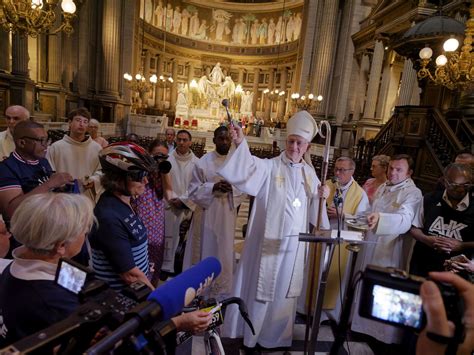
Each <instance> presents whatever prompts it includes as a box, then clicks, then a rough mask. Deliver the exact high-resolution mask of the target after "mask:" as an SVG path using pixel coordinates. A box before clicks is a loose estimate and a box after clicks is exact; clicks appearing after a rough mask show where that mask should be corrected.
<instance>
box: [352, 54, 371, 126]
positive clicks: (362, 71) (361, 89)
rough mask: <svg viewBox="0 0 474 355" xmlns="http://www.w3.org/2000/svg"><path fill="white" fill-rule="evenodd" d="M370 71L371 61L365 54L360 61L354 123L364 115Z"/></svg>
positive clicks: (355, 95)
mask: <svg viewBox="0 0 474 355" xmlns="http://www.w3.org/2000/svg"><path fill="white" fill-rule="evenodd" d="M369 70H370V60H369V56H368V55H367V54H363V55H362V58H361V59H360V67H359V75H358V79H357V83H358V85H357V90H356V92H355V94H354V105H353V112H354V117H353V120H354V121H358V120H360V119H362V114H363V113H364V103H365V91H366V90H367V80H368V73H369ZM350 106H351V105H350Z"/></svg>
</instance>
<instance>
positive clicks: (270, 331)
mask: <svg viewBox="0 0 474 355" xmlns="http://www.w3.org/2000/svg"><path fill="white" fill-rule="evenodd" d="M5 115H6V116H7V127H8V128H7V130H6V131H5V132H2V134H1V135H0V147H1V149H2V151H1V155H2V157H3V161H2V162H0V213H1V215H2V217H3V221H4V222H2V223H1V225H0V253H1V256H2V257H4V259H3V260H2V263H1V264H2V267H4V271H3V273H2V275H1V276H0V346H3V345H8V344H9V343H11V342H14V341H16V340H19V339H21V338H22V337H24V336H26V335H29V334H32V333H34V332H35V331H38V330H40V329H42V328H44V327H46V326H48V325H51V324H53V323H55V322H57V321H59V320H61V319H64V318H65V317H67V316H68V315H69V314H71V313H72V312H73V311H74V310H75V309H76V308H77V307H78V299H77V296H76V295H75V294H72V293H70V292H69V291H66V290H65V289H62V288H61V287H60V286H58V285H56V284H55V283H54V275H55V270H56V267H57V264H58V262H59V259H60V258H61V257H68V258H73V259H74V260H76V261H77V262H80V263H82V264H84V265H85V266H91V267H92V268H93V269H94V271H95V275H96V277H97V278H98V279H100V280H103V281H105V282H107V283H108V284H109V285H110V287H112V288H113V289H116V290H119V291H120V290H121V289H123V288H124V287H126V286H127V285H131V284H133V283H134V282H137V281H138V282H142V283H144V284H145V285H147V286H148V287H149V288H150V289H154V288H155V287H157V286H158V285H159V283H160V282H162V281H164V280H166V278H167V277H169V276H175V275H177V274H179V273H180V272H181V271H182V270H183V269H187V268H190V267H192V266H193V265H195V264H196V263H198V262H199V261H200V260H202V259H204V258H206V257H208V256H214V257H217V258H218V259H219V261H220V262H221V265H222V272H221V275H220V276H219V277H218V278H217V280H216V281H215V282H214V283H213V284H212V286H211V287H210V289H209V290H208V293H209V295H210V296H212V297H215V298H217V299H218V300H223V299H225V298H228V297H232V296H237V297H241V298H242V299H243V300H244V301H245V303H246V304H247V307H248V311H249V317H250V319H251V320H252V322H253V325H254V328H255V334H252V333H251V332H250V330H249V328H247V327H246V326H245V324H244V322H243V320H242V319H241V317H240V315H239V313H238V311H237V309H233V308H229V310H228V312H227V315H226V320H225V324H224V327H223V334H224V336H228V337H231V338H236V337H239V338H243V343H244V346H245V348H246V351H247V352H249V353H255V352H258V351H259V348H282V347H283V348H288V347H290V346H291V344H292V340H293V326H294V321H295V315H296V312H297V311H298V312H301V313H304V312H305V311H306V309H307V307H306V305H307V301H308V298H307V289H306V282H305V281H306V280H307V278H308V277H311V275H309V273H308V268H307V264H306V260H307V255H308V250H307V249H308V245H306V243H301V242H299V241H298V235H299V233H302V232H310V231H311V230H312V229H313V228H314V226H316V225H317V221H316V220H317V218H318V216H319V219H320V220H319V226H320V228H321V229H337V227H338V226H337V224H338V216H339V215H341V214H342V215H345V216H351V217H355V218H358V220H360V218H362V219H363V220H364V221H366V222H365V223H366V225H365V228H366V229H367V233H366V239H367V240H369V241H372V242H373V243H369V244H367V245H365V246H364V247H363V248H362V250H361V252H360V255H359V258H358V260H357V264H356V266H355V268H356V269H357V270H364V269H365V267H366V266H367V265H369V264H372V265H377V266H382V267H396V268H399V269H402V270H406V271H409V272H410V273H413V274H416V275H420V276H424V277H426V276H430V277H431V278H432V279H434V280H438V281H446V282H449V283H452V284H453V285H454V286H455V287H456V288H458V290H459V292H460V295H461V297H463V298H464V299H465V303H466V313H465V318H464V325H465V327H466V333H470V332H472V329H474V286H473V285H472V284H471V283H470V281H464V280H462V279H461V278H460V277H459V276H458V275H461V276H463V277H464V278H465V279H467V280H470V276H471V275H472V273H473V272H474V262H473V261H472V257H473V250H474V233H473V232H474V197H473V192H472V186H473V182H474V180H473V166H474V156H473V155H472V154H471V153H468V152H465V153H462V154H460V155H458V156H457V158H456V161H454V162H453V163H452V164H450V165H449V166H447V167H446V168H445V171H444V175H443V179H442V180H441V183H442V186H439V187H438V189H437V190H436V191H434V192H431V193H428V194H426V195H425V196H423V195H422V192H421V191H420V189H419V188H417V186H416V184H415V182H414V181H413V179H412V178H411V176H412V174H413V169H414V162H413V159H412V157H410V156H409V155H406V154H399V155H394V156H392V157H388V156H385V155H378V156H375V157H373V159H372V167H371V172H372V175H373V178H371V179H369V180H367V182H366V183H365V184H363V185H362V186H360V185H359V184H358V183H357V181H355V180H354V178H353V175H354V172H355V169H356V163H355V162H354V160H352V159H351V158H350V157H340V158H338V159H337V160H336V162H335V166H334V171H333V172H332V173H333V175H334V178H333V179H332V180H329V181H325V182H324V181H323V182H321V181H320V180H319V178H318V176H317V175H316V172H315V169H314V168H313V166H312V165H311V160H310V159H309V157H308V154H306V153H307V151H308V148H309V146H310V144H311V141H312V140H313V138H314V137H315V136H316V134H317V133H318V126H317V125H316V122H315V120H314V119H313V117H312V116H311V115H310V114H309V113H308V112H306V111H300V112H298V113H296V114H295V115H294V116H293V117H291V118H290V119H289V120H288V122H287V140H286V149H285V150H284V151H283V152H282V153H281V154H280V155H279V156H277V157H275V158H272V159H260V158H257V157H255V156H252V155H251V154H250V151H249V147H248V144H247V142H246V139H245V136H244V133H243V131H242V129H241V128H240V127H239V126H238V125H237V124H235V125H234V124H231V125H229V126H220V127H218V128H217V129H216V130H215V131H214V137H213V142H214V144H215V150H214V151H212V152H209V153H207V154H205V155H204V156H203V157H202V158H200V159H199V158H197V157H196V156H195V155H194V153H193V152H192V151H191V144H192V135H191V133H190V132H188V131H186V130H180V131H178V132H175V131H174V130H173V129H167V130H166V141H163V142H160V141H158V140H155V141H153V142H152V143H151V144H150V146H149V147H141V146H140V145H138V144H137V142H136V141H137V137H134V136H129V137H127V140H126V141H123V142H118V143H112V144H108V142H107V141H106V140H105V139H104V138H102V137H100V136H99V135H98V127H99V123H98V122H97V121H95V120H93V119H92V118H91V116H90V113H89V112H88V111H87V110H86V109H85V108H78V109H75V110H73V111H71V112H70V113H69V115H68V116H67V117H68V122H69V133H68V134H67V135H65V136H64V137H63V139H61V140H59V141H57V142H55V143H53V144H51V145H49V141H48V135H47V133H46V131H45V129H44V127H43V126H42V125H41V124H40V123H37V122H34V121H32V120H30V119H29V113H28V111H27V110H26V109H25V108H23V107H21V106H11V107H9V108H8V109H7V110H6V112H5ZM249 196H251V197H253V199H254V201H253V205H252V208H251V211H250V216H249V221H248V227H247V233H246V238H245V243H244V248H243V250H242V253H241V257H240V260H239V262H238V263H236V258H235V254H234V236H235V229H236V220H237V212H238V209H239V206H240V204H241V203H242V202H243V201H244V200H245V199H246V198H248V197H249ZM320 199H323V200H324V201H325V203H323V204H320V203H319V202H320ZM340 202H342V203H340ZM320 206H321V208H322V209H321V211H319V209H320ZM343 228H346V226H344V227H343ZM350 258H351V255H350V253H349V252H347V251H346V250H345V249H342V248H341V255H340V258H338V260H337V261H334V262H333V263H332V265H331V267H330V270H329V276H328V284H327V292H326V294H325V299H324V305H323V308H324V310H325V315H326V316H327V317H328V318H329V319H332V320H335V321H338V320H339V317H340V312H341V308H342V304H341V300H340V297H339V294H340V288H343V289H345V288H347V285H348V284H349V282H350V280H349V274H350V272H349V271H350V269H349V268H350V264H351V263H350ZM11 260H13V261H11ZM446 269H448V270H450V271H451V274H444V273H432V272H433V271H438V272H439V271H443V270H446ZM341 273H342V283H341V281H340V274H341ZM454 274H458V275H454ZM356 294H357V292H356ZM32 295H34V296H32ZM421 297H422V299H423V301H424V305H423V307H424V308H425V311H426V312H427V319H428V323H427V330H425V331H423V332H422V333H421V335H420V340H419V341H418V345H417V346H418V348H419V349H418V350H419V351H421V352H420V353H422V352H423V351H424V350H423V349H430V351H433V352H430V353H433V354H434V353H441V352H440V351H442V350H443V349H445V347H446V346H447V343H448V342H449V339H450V338H451V337H452V335H453V329H452V326H450V325H449V322H448V320H447V319H446V312H444V313H443V308H442V307H440V306H439V305H440V303H439V302H440V295H439V291H438V290H437V289H436V288H433V284H432V282H431V281H428V282H426V283H424V284H423V286H422V287H421ZM32 298H34V302H32V301H31V299H32ZM27 299H29V300H30V301H27ZM22 300H24V301H25V302H22ZM441 302H442V301H441ZM354 303H355V305H354V309H357V307H358V306H357V304H358V298H357V297H356V300H355V302H354ZM25 304H26V305H27V306H25ZM469 317H470V318H469ZM471 318H472V319H471ZM171 321H172V322H173V323H174V324H175V326H177V327H178V328H179V329H183V330H189V331H193V332H200V331H202V330H204V329H205V328H206V327H207V326H208V325H209V323H210V321H211V315H210V314H208V313H206V312H201V311H195V312H191V313H187V314H183V315H179V316H177V317H175V318H173V319H172V320H171ZM351 323H352V330H353V331H354V332H359V333H362V334H368V335H370V336H371V337H373V338H374V339H376V340H377V341H379V342H382V343H384V344H400V343H401V342H402V341H403V334H402V332H401V329H399V328H395V327H392V326H389V325H381V324H380V323H376V322H375V321H373V320H369V319H366V318H361V317H360V316H359V315H358V314H357V312H354V313H353V316H352V318H351ZM433 334H434V336H433ZM473 338H474V337H473V336H471V337H470V338H468V337H467V336H466V341H465V343H464V344H462V345H461V346H460V347H459V349H460V350H466V349H470V350H469V351H472V349H473V347H472V345H473V344H472V342H473V341H472V339H473ZM443 341H444V342H445V343H443ZM420 349H421V350H420Z"/></svg>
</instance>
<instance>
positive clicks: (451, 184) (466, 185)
mask: <svg viewBox="0 0 474 355" xmlns="http://www.w3.org/2000/svg"><path fill="white" fill-rule="evenodd" d="M444 182H445V183H446V187H449V188H450V189H469V188H470V187H471V186H472V184H469V183H464V184H456V183H455V182H450V181H448V180H445V181H444Z"/></svg>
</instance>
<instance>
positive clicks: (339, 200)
mask: <svg viewBox="0 0 474 355" xmlns="http://www.w3.org/2000/svg"><path fill="white" fill-rule="evenodd" d="M331 182H332V183H333V184H334V187H335V188H336V192H335V193H334V198H333V202H334V206H335V207H339V206H340V205H341V204H342V191H341V185H340V184H339V178H338V177H337V176H333V177H332V178H331Z"/></svg>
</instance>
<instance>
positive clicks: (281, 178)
mask: <svg viewBox="0 0 474 355" xmlns="http://www.w3.org/2000/svg"><path fill="white" fill-rule="evenodd" d="M275 182H276V183H277V185H278V187H282V186H283V183H284V182H285V177H284V176H281V175H278V176H275Z"/></svg>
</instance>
